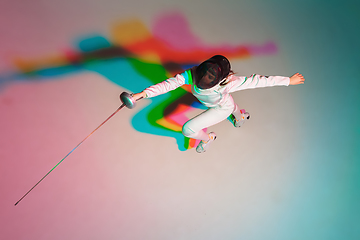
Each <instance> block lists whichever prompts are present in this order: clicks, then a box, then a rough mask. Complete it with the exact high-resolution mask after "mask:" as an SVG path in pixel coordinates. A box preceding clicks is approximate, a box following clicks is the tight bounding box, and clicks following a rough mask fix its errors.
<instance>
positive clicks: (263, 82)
mask: <svg viewBox="0 0 360 240" xmlns="http://www.w3.org/2000/svg"><path fill="white" fill-rule="evenodd" d="M289 84H290V78H289V77H282V76H262V75H258V74H253V75H251V76H250V77H238V76H234V75H233V76H231V79H230V82H229V83H228V84H226V88H228V92H230V93H231V92H235V91H240V90H245V89H252V88H262V87H273V86H289Z"/></svg>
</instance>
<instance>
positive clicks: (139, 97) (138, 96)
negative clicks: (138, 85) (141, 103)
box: [132, 92, 146, 101]
mask: <svg viewBox="0 0 360 240" xmlns="http://www.w3.org/2000/svg"><path fill="white" fill-rule="evenodd" d="M132 97H133V99H134V100H135V101H138V100H140V99H142V98H146V93H145V92H140V93H135V94H133V95H132Z"/></svg>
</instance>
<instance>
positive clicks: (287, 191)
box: [0, 0, 360, 240]
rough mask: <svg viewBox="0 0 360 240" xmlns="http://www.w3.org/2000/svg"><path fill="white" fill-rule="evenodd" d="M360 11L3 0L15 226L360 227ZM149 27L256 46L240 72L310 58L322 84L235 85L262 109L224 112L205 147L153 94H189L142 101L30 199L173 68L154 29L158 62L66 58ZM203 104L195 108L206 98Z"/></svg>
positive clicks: (64, 233) (7, 174)
mask: <svg viewBox="0 0 360 240" xmlns="http://www.w3.org/2000/svg"><path fill="white" fill-rule="evenodd" d="M168 19H170V20H171V21H167V20H168ZM127 22H130V23H137V24H138V25H136V24H134V25H132V24H130V28H128V31H129V32H131V31H134V32H135V33H134V34H129V38H128V39H126V36H127V35H126V33H127V31H121V30H122V29H123V28H120V30H119V29H118V28H116V26H118V25H119V24H120V25H121V24H123V23H127ZM167 23H168V25H166V24H167ZM169 23H171V24H169ZM185 23H186V24H188V25H186V24H185ZM162 24H163V25H162ZM177 24H178V25H177ZM131 26H132V27H133V28H131ZM136 26H142V27H143V28H138V27H136ZM186 26H187V27H186ZM359 26H360V4H359V2H358V1H314V0H312V1H307V0H305V1H285V0H276V1H265V0H262V1H261V0H251V1H250V0H249V1H235V0H233V1H230V0H222V1H215V0H211V1H205V0H202V1H189V0H182V1H178V2H175V1H165V0H157V1H147V0H142V1H136V0H133V1H120V0H119V1H114V0H103V1H86V0H72V1H64V0H48V1H41V0H32V1H21V0H11V1H10V0H2V1H1V2H0V34H1V37H0V114H1V118H0V164H1V165H0V192H1V197H0V229H1V230H0V238H1V239H37V240H40V239H131V240H134V239H139V240H140V239H141V240H143V239H157V240H159V239H161V240H165V239H187V240H190V239H194V240H195V239H196V240H198V239H234V240H235V239H246V240H260V239H261V240H262V239H267V240H270V239H274V240H300V239H301V240H303V239H307V240H310V239H311V240H312V239H314V240H315V239H316V240H320V239H326V240H330V239H334V240H339V239H346V240H352V239H354V240H355V239H360V205H359V202H360V177H359V172H360V171H359V168H360V163H359V159H360V151H359V149H360V137H359V134H360V128H359V125H358V122H359V120H358V119H359V117H360V111H359V106H360V104H359V103H360V95H359V90H360V83H359V73H360V68H359V63H360V57H359V56H360V47H359V46H360V45H359V37H360V31H359ZM141 29H142V30H141ZM144 29H145V30H146V29H147V30H148V32H147V31H145V30H144ZM143 30H144V31H143ZM184 31H185V32H186V31H188V32H187V34H183V33H184ZM124 32H125V33H124ZM139 32H140V33H142V34H143V35H144V32H145V33H146V34H148V35H149V34H150V35H151V34H153V35H156V36H158V37H162V40H163V41H164V42H166V43H167V45H166V46H168V47H169V48H170V49H173V50H174V51H175V50H176V51H179V52H186V51H192V50H194V49H195V50H196V49H203V50H204V49H205V50H204V51H205V52H206V51H208V53H209V55H211V54H210V52H211V51H210V50H211V49H215V50H216V51H217V53H218V54H225V53H226V54H230V53H231V51H233V50H232V49H233V48H232V46H247V47H248V48H247V49H248V50H249V51H248V54H247V55H246V56H237V55H236V54H234V56H233V57H231V58H230V60H231V63H232V66H233V70H234V71H235V72H237V73H238V74H239V75H250V74H252V73H258V74H263V75H284V76H291V75H292V74H293V73H295V72H301V73H302V74H303V75H304V76H305V78H306V84H305V85H301V86H290V87H274V88H266V89H256V90H247V91H242V92H237V93H234V94H233V97H234V99H235V101H236V102H237V103H238V105H239V106H240V107H242V108H245V109H246V110H247V111H249V112H250V113H251V116H252V118H251V120H250V121H248V122H247V123H246V124H245V125H244V127H242V128H241V129H235V128H234V127H233V126H232V125H231V124H230V123H229V122H227V121H224V122H222V123H220V124H218V125H216V126H213V127H211V128H210V129H209V130H211V131H215V132H216V133H217V135H218V139H217V140H216V141H215V142H214V144H213V146H212V148H211V149H210V150H209V151H208V152H206V153H204V154H197V153H196V152H195V150H194V149H193V148H191V146H190V145H189V146H186V144H185V145H184V141H185V140H184V138H182V136H181V134H180V133H179V132H178V129H176V127H173V128H171V127H167V128H166V127H165V128H163V129H162V128H159V127H156V126H153V125H151V124H150V123H151V121H152V119H151V115H149V114H148V110H147V109H149V107H151V106H153V105H152V104H155V105H156V104H159V103H160V102H163V101H165V100H169V99H170V103H171V101H172V100H171V99H172V96H173V95H171V94H165V95H163V96H160V97H157V98H153V99H145V100H142V101H140V102H138V105H137V107H136V108H135V109H133V110H129V109H123V110H121V112H119V113H118V114H117V115H115V116H114V117H113V118H112V119H111V120H109V122H107V123H106V124H105V125H104V126H103V127H101V128H100V129H99V130H98V131H97V132H96V133H94V134H93V135H92V136H91V138H89V139H88V140H87V141H86V142H84V144H82V145H81V146H80V147H79V148H78V149H77V150H76V151H74V152H73V153H72V154H71V155H70V156H69V157H68V158H66V160H64V162H63V163H62V164H61V165H59V166H58V167H57V168H56V169H55V170H54V171H53V172H52V173H51V174H50V175H49V176H48V177H47V178H46V179H45V180H44V181H43V182H42V183H41V184H39V185H38V186H37V187H36V188H35V189H34V190H33V191H32V192H31V193H30V194H29V195H28V196H27V197H26V198H24V199H23V200H22V201H21V202H20V203H19V204H18V205H17V206H16V207H15V206H14V203H15V202H16V201H17V200H19V199H20V198H21V196H23V194H25V193H26V192H27V191H28V190H29V189H30V188H31V187H32V186H33V185H34V184H35V183H36V182H37V181H39V180H40V179H41V177H42V176H44V175H45V174H46V173H47V172H48V171H49V170H50V169H51V168H52V167H54V166H55V165H56V164H57V163H58V162H59V161H60V160H61V159H62V158H63V157H64V156H65V155H66V154H67V153H68V152H69V151H70V150H71V149H73V148H74V147H75V146H76V145H77V144H78V143H79V142H80V141H81V140H82V139H83V138H84V137H86V136H87V135H88V134H89V133H90V132H91V131H92V130H94V129H95V128H96V127H97V126H98V125H99V124H100V123H101V122H102V121H104V120H105V119H106V118H107V117H108V116H109V115H110V114H111V113H113V112H114V111H115V110H116V108H117V107H118V106H119V104H120V102H119V100H118V95H119V94H120V93H121V92H122V91H129V92H134V91H141V90H142V89H143V88H145V87H147V86H148V85H150V84H152V83H153V82H154V81H155V82H160V81H162V80H164V79H162V78H161V76H165V75H166V74H169V73H166V72H165V70H164V69H163V68H162V67H161V65H159V64H161V56H160V55H159V53H158V52H156V51H151V49H152V47H153V46H152V45H151V44H150V45H149V47H150V51H148V52H144V53H143V54H139V55H138V58H137V60H139V59H141V61H142V62H143V63H144V62H145V63H149V64H147V65H146V66H147V67H148V68H142V67H141V66H140V67H139V66H138V68H136V67H134V62H131V61H130V60H129V59H127V58H115V59H110V60H109V59H105V60H101V59H100V60H99V59H95V60H94V61H89V62H86V63H84V64H81V65H80V66H79V65H77V64H75V65H71V64H70V65H69V64H67V63H66V61H65V62H64V57H63V56H68V58H67V59H71V57H72V56H73V55H74V52H75V53H76V52H83V53H84V52H87V51H90V52H91V51H93V50H94V49H95V50H96V49H99V48H100V49H101V48H102V47H107V46H108V45H107V44H109V43H112V44H114V43H115V42H117V43H118V44H119V43H123V44H125V45H126V44H130V45H131V44H132V43H134V42H136V33H139ZM180 32H181V33H182V34H179V33H180ZM124 34H125V35H124ZM146 34H145V35H146ZM118 35H120V37H118ZM140 35H141V34H140ZM143 35H141V36H140V38H141V37H143ZM191 35H192V37H191ZM124 36H125V37H124ZM184 36H185V37H184ZM118 38H120V40H119V39H118ZM86 39H87V40H89V39H90V40H91V39H92V40H93V41H90V45H86V43H87V41H84V40H86ZM94 39H95V40H94ZM267 44H268V45H267ZM264 46H265V47H264ZM266 46H270V50H269V51H268V50H266ZM209 49H210V50H209ZM251 49H252V50H251ZM75 55H76V54H75ZM170 55H171V56H169V54H168V55H167V54H166V53H165V55H164V56H162V57H169V58H171V57H173V56H175V55H173V54H170ZM230 55H231V54H230ZM145 60H146V61H145ZM175 60H176V59H175ZM198 61H199V60H197V59H196V54H195V55H193V61H190V62H188V63H189V64H195V63H197V62H198ZM130 63H131V64H130ZM152 65H154V68H152ZM51 66H52V67H51ZM54 66H58V67H55V68H54ZM144 69H145V70H146V71H144ZM152 69H154V72H152ZM155 69H159V71H155ZM160 78H161V79H160ZM187 110H188V111H183V112H182V115H181V117H182V118H181V119H182V120H183V121H184V117H185V118H186V116H187V118H188V117H191V116H194V115H195V114H196V113H198V112H201V111H202V110H201V109H198V108H196V107H195V108H189V109H187ZM148 115H149V116H148ZM177 127H178V126H177ZM185 143H186V142H185Z"/></svg>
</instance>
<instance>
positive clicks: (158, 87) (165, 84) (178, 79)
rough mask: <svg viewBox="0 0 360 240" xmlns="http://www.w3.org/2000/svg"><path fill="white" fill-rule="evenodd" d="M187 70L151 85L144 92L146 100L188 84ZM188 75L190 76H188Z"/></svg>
mask: <svg viewBox="0 0 360 240" xmlns="http://www.w3.org/2000/svg"><path fill="white" fill-rule="evenodd" d="M188 71H189V70H187V71H185V72H183V73H181V74H177V75H176V76H175V77H172V78H168V79H166V80H165V81H162V82H160V83H158V84H155V85H152V86H150V87H148V88H146V89H145V90H144V92H145V93H146V97H147V98H151V97H155V96H158V95H161V94H164V93H167V92H169V91H172V90H175V89H176V88H178V87H181V86H182V85H184V84H190V81H191V74H190V72H188ZM189 74H190V75H189Z"/></svg>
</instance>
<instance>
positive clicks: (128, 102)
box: [120, 92, 136, 109]
mask: <svg viewBox="0 0 360 240" xmlns="http://www.w3.org/2000/svg"><path fill="white" fill-rule="evenodd" d="M120 100H121V102H122V103H123V104H125V106H126V107H127V108H129V109H133V108H134V107H135V105H136V104H135V102H136V101H135V100H134V98H133V96H132V94H129V93H127V92H122V93H121V94H120Z"/></svg>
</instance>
